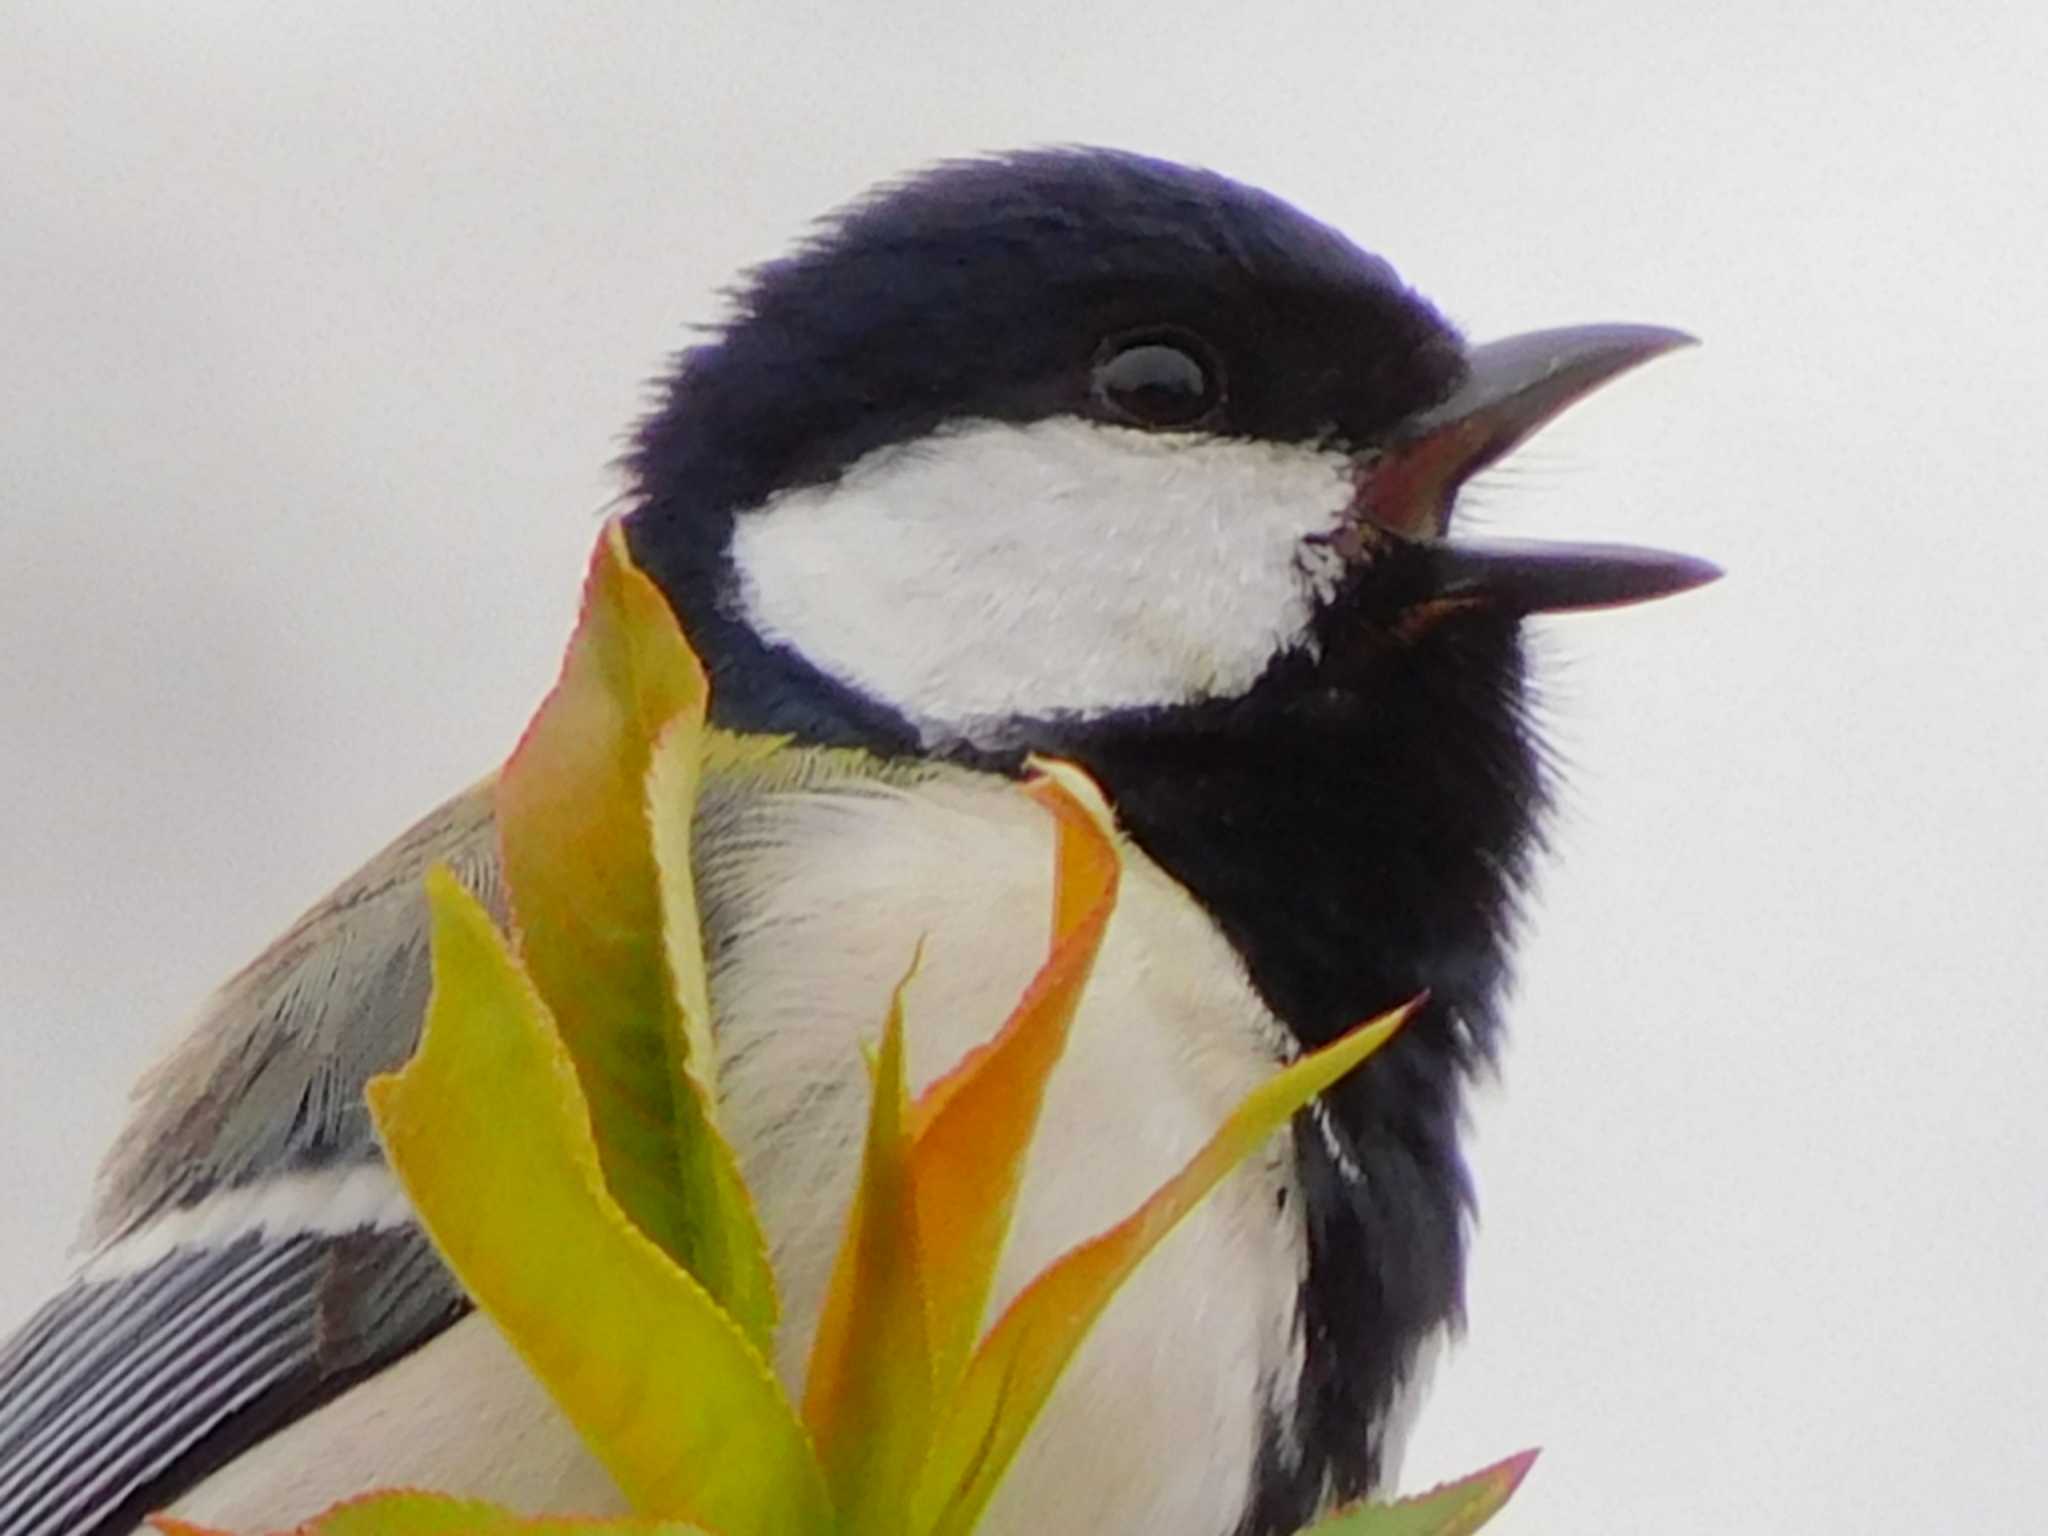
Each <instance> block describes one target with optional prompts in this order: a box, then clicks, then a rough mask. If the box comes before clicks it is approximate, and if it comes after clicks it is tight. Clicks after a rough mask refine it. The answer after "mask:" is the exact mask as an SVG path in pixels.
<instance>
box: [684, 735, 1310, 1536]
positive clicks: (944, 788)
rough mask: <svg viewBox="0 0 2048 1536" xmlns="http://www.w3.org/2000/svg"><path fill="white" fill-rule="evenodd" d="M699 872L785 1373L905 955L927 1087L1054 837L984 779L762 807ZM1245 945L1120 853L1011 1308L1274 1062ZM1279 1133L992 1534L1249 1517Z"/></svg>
mask: <svg viewBox="0 0 2048 1536" xmlns="http://www.w3.org/2000/svg"><path fill="white" fill-rule="evenodd" d="M718 842H719V843H720V844H721V845H722V846H723V849H724V851H723V852H722V853H719V854H715V855H712V856H711V857H709V858H707V859H706V860H705V864H706V870H705V874H706V880H705V884H706V889H707V891H708V892H709V893H710V900H711V904H712V905H713V906H714V907H718V906H721V905H723V904H724V902H722V901H721V897H720V894H719V893H720V892H727V893H731V892H746V893H748V894H747V895H746V896H744V897H738V898H733V897H727V898H725V901H726V902H730V904H731V927H730V931H729V932H728V933H727V934H726V935H725V948H724V952H723V954H722V956H721V959H720V962H719V964H718V965H717V968H716V970H715V971H714V974H713V978H712V985H713V994H714V997H715V998H716V1000H717V1007H718V1011H719V1015H720V1024H721V1043H722V1046H723V1047H724V1055H725V1063H724V1073H725V1076H724V1083H723V1087H724V1093H725V1097H726V1101H727V1105H728V1125H729V1126H730V1128H731V1130H732V1133H733V1135H734V1138H735V1140H736V1142H737V1144H738V1150H739V1154H740V1158H741V1161H742V1164H743V1165H744V1168H745V1171H746V1175H747V1178H748V1181H749V1183H750V1184H751V1185H752V1187H753V1188H754V1189H755V1191H756V1192H757V1196H758V1199H759V1201H760V1210H761V1215H762V1218H763V1220H764V1222H765V1224H766V1226H767V1228H768V1231H769V1233H770V1237H771V1241H772V1243H773V1246H774V1250H775V1258H776V1266H777V1273H778V1275H779V1276H780V1278H781V1281H782V1285H783V1291H784V1297H785V1303H786V1310H785V1319H786V1322H785V1329H784V1333H783V1337H782V1340H781V1349H780V1361H779V1363H780V1366H781V1369H782V1373H783V1375H784V1377H785V1379H787V1380H790V1381H796V1380H798V1379H799V1374H798V1373H799V1370H800V1363H801V1361H802V1359H803V1356H804V1352H805V1350H806V1349H807V1347H808V1344H809V1341H810V1336H811V1332H812V1330H813V1328H814V1326H815V1324H816V1320H817V1313H818V1307H819V1303H820V1298H821V1296H822V1293H823V1290H824V1287H825V1284H826V1281H827V1278H828V1276H829V1271H830V1265H831V1258H832V1254H833V1251H834V1247H835V1244H836V1242H837V1239H838V1234H839V1229H840V1226H841V1223H842V1221H843V1212H844V1209H845V1204H846V1200H847V1197H848V1193H849V1191H850V1188H851V1181H852V1176H853V1170H854V1167H855V1164H856V1161H857V1159H858V1147H859V1141H860V1136H861V1131H862V1126H863V1122H864V1117H865V1113H866V1102H867V1091H868V1090H867V1078H866V1072H865V1069H864V1068H863V1066H862V1065H861V1061H860V1056H859V1052H858V1048H857V1042H860V1041H863V1040H872V1039H873V1038H874V1037H875V1035H876V1033H877V1031H878V1028H879V1025H880V1022H881V1018H882V1013H883V1010H884V1007H885V1005H886V1003H887V1000H888V997H889V992H890V989H891V988H892V987H893V986H894V985H895V983H896V982H897V980H898V979H899V978H900V977H901V976H902V974H903V972H904V970H905V968H906V967H907V966H908V964H909V963H910V959H911V955H912V952H913V950H914V949H915V947H916V945H917V942H918V940H919V938H920V937H923V938H925V940H926V942H925V947H924V961H923V965H922V968H921V969H920V971H919V973H918V977H917V980H916V981H915V982H914V983H913V986H912V989H911V991H910V993H909V997H908V1004H907V1010H906V1022H907V1031H908V1036H907V1038H908V1045H909V1052H910V1063H911V1073H912V1077H913V1080H914V1081H915V1082H918V1083H922V1082H924V1081H927V1080H929V1079H930V1078H931V1077H933V1076H935V1075H937V1074H938V1073H939V1072H941V1071H943V1070H944V1069H945V1068H947V1067H949V1066H950V1065H952V1063H953V1062H954V1061H955V1060H957V1059H958V1058H959V1056H960V1055H961V1054H962V1053H963V1052H965V1051H966V1050H967V1049H968V1048H969V1047H971V1046H972V1045H974V1044H976V1043H977V1042H979V1041H981V1040H982V1039H984V1038H986V1037H987V1036H988V1034H989V1033H991V1032H992V1031H993V1030H994V1029H995V1028H996V1027H997V1026H998V1025H999V1024H1000V1023H1001V1022H1002V1019H1003V1017H1004V1015H1005V1013H1006V1012H1007V1010H1008V1008H1009V1006H1010V1004H1011V1003H1012V1002H1013V1001H1014V1000H1015V999H1016V998H1017V996H1018V994H1019V993H1020V992H1021V991H1022V990H1023V988H1024V986H1025V984H1026V983H1027V982H1028V981H1029V979H1030V977H1031V975H1032V973H1033V971H1034V970H1035V969H1036V967H1037V965H1038V964H1039V962H1040V961H1041V960H1042V958H1043V956H1044V954H1045V947H1046V943H1047V937H1048V931H1049V923H1050V909H1051V873H1052V830H1051V819H1050V818H1049V816H1048V815H1047V814H1046V813H1045V812H1044V811H1043V810H1042V809H1040V808H1039V807H1038V806H1036V805H1034V804H1032V803H1031V802H1030V801H1028V800H1027V799H1026V798H1025V797H1024V796H1023V795H1022V794H1020V793H1018V791H1017V790H1016V789H1015V788H1013V787H1011V786H1009V785H1006V784H1003V783H1000V782H999V781H995V780H991V779H982V778H970V777H968V776H965V775H962V776H959V777H958V778H949V779H945V780H941V781H940V782H939V783H937V784H926V785H921V786H918V787H916V788H914V789H906V790H898V789H887V788H876V787H864V788H859V789H853V790H839V791H827V792H822V793H811V794H806V795H801V796H782V797H773V798H769V799H764V800H762V801H759V802H756V803H755V805H754V806H753V807H752V808H751V809H750V810H749V811H748V812H747V818H746V821H745V823H744V824H743V825H742V826H740V827H738V828H736V829H734V831H733V834H732V835H730V836H726V837H721V838H719V839H718ZM1285 1039H1286V1037H1285V1036H1284V1034H1283V1032H1282V1031H1281V1029H1280V1026H1279V1025H1278V1024H1277V1022H1275V1021H1274V1020H1273V1019H1272V1018H1271V1016H1270V1015H1269V1014H1268V1013H1267V1012H1266V1010H1265V1008H1264V1007H1263V1005H1262V1004H1261V1003H1260V1002H1259V1001H1258V999H1257V997H1256V996H1255V995H1254V994H1253V992H1252V991H1251V989H1250V986H1249V983H1248V982H1247V981H1246V979H1245V977H1244V973H1243V969H1242V967H1241V965H1240V964H1239V962H1238V960H1237V957H1236V954H1235V953H1234V952H1233V951H1232V950H1231V949H1230V948H1229V946H1228V945H1227V944H1226V943H1225V942H1224V940H1223V938H1222V937H1221V935H1220V934H1219V933H1218V932H1217V931H1216V929H1215V927H1214V926H1213V925H1212V924H1211V923H1210V921H1209V920H1208V918H1207V917H1206V916H1205V915H1204V914H1203V913H1202V912H1201V910H1200V909H1199V908H1198V907H1196V906H1195V905H1194V903H1193V902H1192V901H1191V900H1190V899H1189V897H1188V896H1187V894H1186V892H1185V891H1183V890H1182V888H1181V887H1180V886H1179V885H1177V884H1176V883H1174V882H1173V881H1172V880H1170V879H1169V878H1168V877H1167V876H1166V875H1165V874H1164V873H1162V872H1161V871H1160V870H1159V869H1158V867H1157V866H1156V865H1154V864H1152V863H1151V861H1150V860H1148V859H1146V858H1145V857H1144V856H1143V855H1142V854H1141V853H1139V852H1137V851H1136V850H1135V849H1131V850H1129V857H1128V860H1127V867H1126V872H1125V876H1124V881H1123V887H1122V892H1121V897H1120V900H1119V903H1118V907H1117V912H1116V916H1115V918H1114V920H1113V921H1112V923H1111V925H1110V928H1109V931H1108V934H1107V936H1106V937H1105V939H1104V943H1103V947H1102V951H1101V955H1100V957H1099V960H1098V963H1097V966H1096V970H1095V974H1094V979H1093V981H1092V982H1091V984H1090V987H1089V989H1088V992H1087V994H1086V995H1085V997H1084V1000H1083V1002H1082V1005H1081V1008H1080V1010H1079V1012H1078V1013H1077V1015H1076V1017H1075V1021H1074V1029H1073V1034H1072V1038H1071V1042H1070V1044H1069V1048H1068V1052H1067V1055H1066V1058H1065V1059H1064V1061H1062V1063H1061V1064H1060V1066H1059V1068H1058V1070H1057V1072H1056V1073H1055V1075H1054V1078H1053V1081H1052V1084H1051V1087H1050V1090H1049V1092H1048V1095H1047V1100H1046V1105H1045V1118H1044V1121H1043V1124H1042V1126H1041V1128H1040V1132H1039V1139H1038V1143H1037V1147H1036V1150H1035V1151H1034V1154H1033V1157H1032V1162H1031V1165H1030V1168H1029V1171H1028V1173H1027V1178H1026V1183H1025V1186H1024V1189H1023V1191H1022V1192H1021V1195H1020V1197H1019V1200H1018V1205H1017V1212H1016V1225H1015V1228H1014V1229H1013V1232H1012V1236H1011V1241H1010V1245H1009V1248H1008V1250H1007V1252H1006V1253H1005V1254H1004V1257H1003V1262H1002V1265H1001V1268H1000V1272H999V1275H998V1280H997V1296H996V1305H997V1306H998V1307H999V1306H1001V1305H1002V1304H1003V1303H1004V1302H1006V1301H1007V1300H1008V1299H1009V1298H1010V1297H1012V1296H1014V1295H1015V1294H1016V1292H1017V1291H1018V1290H1019V1289H1020V1288H1021V1287H1022V1286H1023V1285H1024V1283H1025V1282H1026V1281H1027V1280H1028V1279H1029V1278H1030V1277H1031V1275H1032V1274H1034V1273H1035V1272H1036V1271H1037V1270H1039V1269H1040V1268H1042V1267H1043V1266H1044V1265H1045V1264H1047V1263H1048V1262H1050V1261H1051V1260H1052V1259H1053V1258H1055V1257H1056V1256H1057V1255H1058V1254H1059V1253H1061V1252H1063V1251H1064V1250H1065V1249H1066V1248H1068V1247H1070V1246H1072V1245H1073V1244H1075V1243H1077V1242H1079V1241H1081V1240H1083V1239H1084V1238H1087V1237H1089V1236H1091V1235H1092V1234H1094V1233H1095V1232H1098V1231H1100V1230H1102V1229H1103V1228H1105V1227H1107V1226H1110V1225H1111V1224H1113V1223H1114V1222H1116V1221H1118V1220H1119V1219H1121V1218H1122V1217H1123V1216H1125V1215H1126V1214H1128V1213H1129V1212H1130V1210H1131V1209H1132V1208H1133V1207H1135V1206H1136V1205H1137V1204H1138V1203H1139V1202H1140V1201H1141V1200H1143V1199H1144V1198H1145V1196H1146V1195H1148V1194H1150V1193H1151V1191H1152V1190H1153V1189H1154V1188H1155V1187H1156V1186H1157V1185H1158V1184H1160V1183H1161V1182H1162V1181H1164V1180H1165V1179H1166V1178H1167V1177H1169V1176H1170V1175H1171V1174H1172V1173H1173V1172H1174V1171H1175V1170H1176V1169H1177V1168H1179V1166H1180V1165H1181V1164H1182V1163H1183V1162H1184V1161H1185V1160H1186V1159H1187V1158H1188V1157H1189V1156H1191V1155H1192V1154H1193V1153H1194V1152H1195V1150H1196V1149H1197V1148H1198V1147H1199V1146H1200V1145H1201V1144H1202V1143H1203V1142H1204V1141H1205V1140H1206V1139H1207V1138H1208V1136H1209V1135H1210V1134H1211V1133H1212V1132H1213V1131H1214V1130H1215V1129H1216V1127H1217V1125H1218V1124H1219V1123H1220V1122H1221V1121H1222V1119H1223V1118H1224V1116H1225V1115H1226V1114H1228V1113H1229V1111H1230V1110H1231V1108H1232V1107H1234V1105H1235V1103H1236V1102H1237V1100H1238V1099H1239V1098H1240V1097H1242V1096H1243V1095H1244V1094H1245V1093H1246V1092H1247V1091H1249V1090H1250V1089H1251V1088H1252V1087H1253V1086H1254V1085H1255V1084H1257V1083H1258V1082H1260V1081H1262V1080H1263V1079H1264V1078H1265V1077H1266V1076H1267V1075H1268V1074H1269V1073H1271V1072H1272V1071H1273V1069H1274V1065H1275V1063H1276V1061H1278V1060H1279V1059H1281V1058H1282V1056H1283V1055H1284V1053H1285V1051H1286V1049H1287V1047H1286V1044H1285ZM1292 1184H1293V1164H1292V1158H1291V1156H1290V1155H1289V1153H1288V1150H1287V1147H1286V1143H1285V1139H1284V1138H1276V1140H1275V1142H1274V1144H1273V1146H1272V1147H1271V1148H1270V1149H1269V1151H1268V1152H1267V1154H1266V1155H1265V1157H1264V1158H1263V1160H1261V1161H1258V1162H1256V1163H1255V1164H1254V1165H1252V1166H1250V1167H1247V1168H1246V1169H1244V1170H1242V1171H1241V1172H1240V1174H1239V1175H1238V1176H1236V1177H1235V1178H1233V1179H1232V1180H1231V1181H1230V1182H1229V1183H1228V1184H1227V1185H1226V1186H1225V1187H1224V1188H1222V1189H1221V1190H1219V1191H1218V1192H1217V1194H1216V1195H1215V1196H1214V1197H1213V1198H1212V1199H1211V1200H1210V1202H1209V1203H1207V1204H1206V1205H1205V1206H1203V1207H1202V1208H1201V1209H1200V1210H1198V1211H1197V1212H1196V1213H1195V1215H1194V1216H1192V1217H1191V1218H1190V1219H1189V1221H1188V1223H1187V1224H1186V1226H1185V1227H1183V1228H1182V1229H1181V1230H1180V1231H1178V1232H1177V1233H1175V1234H1174V1235H1173V1236H1172V1237H1170V1238H1169V1239H1168V1240H1167V1242H1166V1244H1165V1245H1164V1246H1163V1247H1162V1248H1161V1249H1160V1250H1159V1251H1158V1252H1157V1253H1155V1254H1154V1255H1153V1257H1152V1258H1151V1259H1150V1260H1149V1261H1148V1262H1147V1264H1146V1265H1145V1266H1144V1267H1143V1268H1142V1269H1141V1270H1140V1271H1139V1273H1138V1274H1137V1275H1136V1276H1135V1277H1134V1279H1133V1280H1132V1282H1131V1284H1130V1286H1129V1288H1128V1290H1127V1291H1126V1292H1125V1293H1124V1294H1123V1295H1122V1296H1120V1297H1119V1298H1118V1299H1117V1301H1116V1302H1115V1303H1114V1304H1113V1305H1112V1307H1111V1309H1110V1311H1109V1312H1108V1313H1107V1315H1106V1316H1105V1317H1104V1318H1103V1320H1102V1322H1101V1323H1100V1324H1099V1326H1098V1331H1097V1332H1096V1334H1095V1335H1094V1336H1093V1337H1092V1338H1091V1339H1090V1341H1089V1343H1088V1344H1087V1345H1086V1346H1085V1348H1084V1350H1083V1353H1082V1355H1081V1356H1080V1358H1079V1359H1077V1360H1076V1362H1075V1364H1074V1366H1073V1368H1072V1370H1071V1371H1070V1373H1069V1374H1068V1376H1067V1377H1066V1379H1065V1380H1064V1381H1063V1382H1062V1383H1061V1385H1060V1387H1059V1388H1058V1391H1057V1394H1056V1396H1055V1398H1054V1400H1053V1402H1052V1403H1051V1405H1050V1406H1049V1408H1048V1410H1047V1413H1046V1416H1045V1418H1044V1419H1043V1420H1041V1422H1040V1425H1039V1428H1038V1430H1037V1431H1036V1432H1035V1434H1034V1436H1033V1438H1032V1440H1031V1442H1030V1444H1029V1445H1028V1446H1027V1447H1026V1449H1025V1451H1024V1453H1023V1457H1022V1460H1021V1461H1020V1463H1019V1465H1018V1467H1017V1469H1016V1473H1015V1476H1014V1481H1013V1482H1012V1483H1011V1484H1010V1485H1009V1487H1008V1489H1007V1490H1006V1492H1005V1494H1004V1495H1001V1496H999V1498H998V1500H997V1504H996V1507H995V1508H994V1509H992V1510H991V1512H990V1524H989V1526H988V1529H989V1531H991V1532H992V1533H999V1536H1012V1533H1017V1536H1021V1533H1024V1532H1039V1531H1049V1530H1050V1531H1063V1530H1105V1531H1120V1532H1131V1533H1144V1532H1154V1531H1157V1532H1161V1533H1164V1532H1168V1531H1173V1532H1178V1533H1185V1532H1199V1531H1213V1530H1216V1529H1218V1528H1219V1522H1220V1521H1221V1520H1222V1519H1223V1518H1224V1517H1225V1516H1226V1513H1234V1512H1235V1511H1237V1510H1239V1509H1241V1508H1242V1506H1243V1502H1244V1499H1245V1496H1246V1492H1247V1485H1248V1478H1249V1473H1250V1470H1251V1465H1252V1459H1253V1455H1254V1451H1255V1448H1256V1445H1257V1441H1258V1436H1259V1430H1260V1420H1261V1416H1262V1412H1263V1410H1264V1408H1265V1405H1266V1404H1267V1402H1269V1401H1270V1400H1271V1399H1272V1397H1273V1395H1274V1394H1278V1395H1279V1397H1280V1401H1281V1403H1282V1405H1283V1413H1284V1411H1285V1406H1286V1405H1288V1404H1290V1403H1291V1394H1292V1387H1293V1384H1294V1382H1295V1380H1296V1379H1297V1378H1298V1373H1299V1369H1300V1341H1299V1340H1298V1338H1297V1337H1296V1335H1295V1327H1294V1324H1295V1308H1296V1298H1297V1296H1298V1294H1299V1287H1300V1285H1301V1281H1302V1275H1303V1270H1304V1266H1305V1263H1306V1255H1305V1250H1304V1247H1303V1241H1302V1235H1301V1229H1300V1225H1299V1221H1298V1213H1299V1211H1300V1209H1301V1202H1300V1200H1299V1199H1298V1198H1296V1197H1295V1196H1294V1194H1293V1193H1292V1192H1291V1191H1292Z"/></svg>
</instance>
